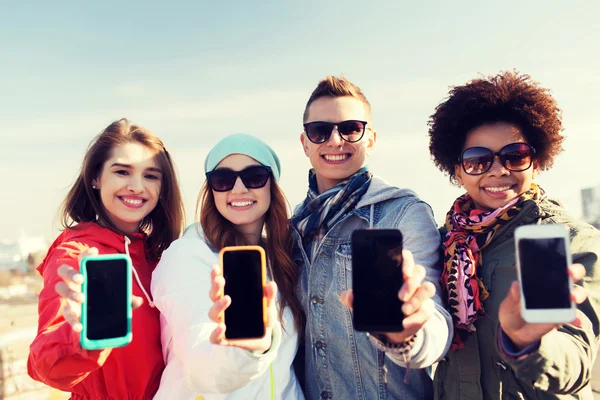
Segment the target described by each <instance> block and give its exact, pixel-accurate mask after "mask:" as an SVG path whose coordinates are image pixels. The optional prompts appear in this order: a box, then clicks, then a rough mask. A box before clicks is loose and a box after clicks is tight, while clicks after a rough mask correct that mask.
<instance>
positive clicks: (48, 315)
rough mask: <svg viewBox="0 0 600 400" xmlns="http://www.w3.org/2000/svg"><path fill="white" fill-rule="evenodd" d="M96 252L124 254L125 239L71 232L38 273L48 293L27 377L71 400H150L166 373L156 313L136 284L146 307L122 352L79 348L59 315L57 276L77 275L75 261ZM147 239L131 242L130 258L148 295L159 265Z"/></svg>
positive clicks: (92, 230) (136, 315) (82, 229)
mask: <svg viewBox="0 0 600 400" xmlns="http://www.w3.org/2000/svg"><path fill="white" fill-rule="evenodd" d="M89 247H97V248H98V251H99V253H100V254H110V253H113V254H114V253H125V238H124V236H122V235H120V234H118V233H115V232H113V231H112V230H110V229H107V228H103V227H101V226H99V225H98V224H96V223H86V224H80V225H79V228H78V229H76V230H74V229H67V230H65V231H64V232H63V233H62V234H61V235H60V236H58V238H57V239H56V240H55V241H54V243H52V246H50V249H49V250H48V254H47V255H46V258H45V259H44V261H43V262H42V263H41V264H40V266H38V268H37V269H38V271H39V272H40V274H42V276H43V278H44V288H43V289H42V291H41V293H40V297H39V300H38V313H39V321H38V334H37V336H36V338H35V339H34V341H33V343H32V344H31V346H30V352H29V360H28V362H27V370H28V373H29V375H30V376H31V377H32V378H33V379H36V380H38V381H40V382H43V383H45V384H47V385H49V386H52V387H54V388H57V389H60V390H64V391H67V392H71V393H72V396H71V399H74V400H83V399H94V400H108V399H111V400H112V399H119V400H120V399H130V400H134V399H136V400H137V399H152V397H153V396H154V394H155V393H156V391H157V390H158V385H159V383H160V377H161V374H162V372H163V369H164V367H165V365H164V361H163V358H162V352H161V344H160V320H159V312H158V310H157V309H156V308H152V307H151V306H150V304H149V302H148V300H147V299H146V297H145V295H144V293H143V292H142V290H141V289H140V287H139V284H138V283H137V280H136V279H135V278H134V277H132V282H133V284H132V287H133V294H134V295H135V296H141V297H142V298H144V304H143V305H142V306H141V307H139V308H137V309H135V310H133V319H132V332H133V340H132V342H131V343H130V344H129V345H127V346H124V347H119V348H115V349H105V350H93V351H88V350H84V349H82V348H81V346H80V345H79V334H75V333H74V332H73V330H72V328H71V326H70V325H69V324H68V323H67V322H65V320H64V318H63V317H62V315H61V314H60V306H61V301H60V296H59V295H58V294H57V293H56V292H55V290H54V287H55V286H56V284H57V283H58V282H59V281H60V280H61V278H60V277H59V276H58V275H57V273H56V271H57V269H58V267H59V266H61V265H62V264H67V265H69V266H71V267H73V268H75V269H76V270H79V264H78V262H77V255H78V254H79V253H80V252H81V251H83V250H85V249H87V248H89ZM144 250H145V249H144V237H143V235H142V234H139V235H137V236H136V237H135V238H133V239H132V240H131V244H130V245H129V254H130V256H131V260H132V263H133V267H134V268H135V269H136V271H137V272H138V275H139V278H140V281H141V282H142V285H144V287H145V289H146V292H147V293H150V278H151V277H152V271H153V270H154V267H155V266H156V263H157V261H156V260H148V259H147V258H146V255H145V254H146V252H145V251H144Z"/></svg>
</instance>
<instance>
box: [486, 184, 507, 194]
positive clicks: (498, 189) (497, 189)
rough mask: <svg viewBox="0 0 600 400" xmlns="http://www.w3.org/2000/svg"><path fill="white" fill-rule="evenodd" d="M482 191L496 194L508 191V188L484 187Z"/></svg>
mask: <svg viewBox="0 0 600 400" xmlns="http://www.w3.org/2000/svg"><path fill="white" fill-rule="evenodd" d="M484 189H485V190H487V191H488V192H494V193H498V192H504V191H506V190H508V189H510V186H501V187H500V186H499V187H486V188H484Z"/></svg>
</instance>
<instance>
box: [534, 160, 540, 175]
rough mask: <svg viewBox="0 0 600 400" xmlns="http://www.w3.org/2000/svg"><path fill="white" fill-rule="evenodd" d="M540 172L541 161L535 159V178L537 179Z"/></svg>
mask: <svg viewBox="0 0 600 400" xmlns="http://www.w3.org/2000/svg"><path fill="white" fill-rule="evenodd" d="M539 173H540V163H539V162H538V160H533V179H535V178H536V177H537V176H538V174H539Z"/></svg>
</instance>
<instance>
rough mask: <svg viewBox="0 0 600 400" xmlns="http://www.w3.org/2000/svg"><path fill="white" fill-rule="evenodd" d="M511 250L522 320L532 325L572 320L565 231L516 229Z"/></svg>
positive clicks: (537, 227) (551, 227)
mask: <svg viewBox="0 0 600 400" xmlns="http://www.w3.org/2000/svg"><path fill="white" fill-rule="evenodd" d="M515 248H516V253H517V254H516V255H517V257H516V259H517V272H518V276H519V283H520V288H521V314H522V316H523V319H524V320H525V321H527V322H533V323H567V322H571V321H573V319H575V303H574V302H573V300H572V299H571V289H572V287H573V282H572V280H571V277H570V276H569V272H568V267H569V266H570V265H571V263H572V261H571V252H570V250H569V233H568V230H567V228H566V227H565V226H564V225H558V224H549V225H525V226H521V227H518V228H517V229H516V230H515Z"/></svg>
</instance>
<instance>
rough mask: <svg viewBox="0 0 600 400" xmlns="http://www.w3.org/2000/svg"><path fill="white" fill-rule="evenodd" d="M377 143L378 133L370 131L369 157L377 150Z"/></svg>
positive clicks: (368, 140)
mask: <svg viewBox="0 0 600 400" xmlns="http://www.w3.org/2000/svg"><path fill="white" fill-rule="evenodd" d="M376 142H377V132H376V131H370V134H369V136H367V155H370V154H371V153H372V152H373V149H375V143H376Z"/></svg>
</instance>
